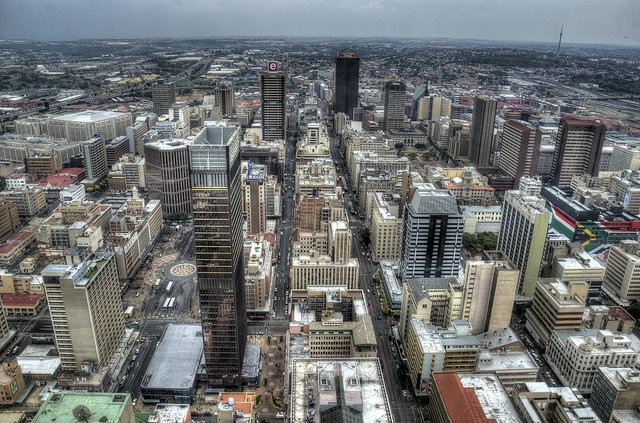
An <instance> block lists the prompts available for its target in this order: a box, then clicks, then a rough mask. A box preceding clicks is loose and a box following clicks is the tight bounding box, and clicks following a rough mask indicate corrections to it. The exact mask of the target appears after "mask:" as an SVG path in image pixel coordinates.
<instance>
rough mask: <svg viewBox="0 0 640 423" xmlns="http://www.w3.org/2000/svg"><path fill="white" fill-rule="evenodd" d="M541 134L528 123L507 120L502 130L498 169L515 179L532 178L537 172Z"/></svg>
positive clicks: (516, 181)
mask: <svg viewBox="0 0 640 423" xmlns="http://www.w3.org/2000/svg"><path fill="white" fill-rule="evenodd" d="M541 139H542V132H541V131H540V130H538V129H536V127H534V126H533V125H531V124H530V123H528V122H525V121H521V120H508V121H506V122H505V124H504V127H503V130H502V144H501V147H500V164H499V166H498V168H499V169H500V170H501V171H503V172H504V173H506V174H507V175H509V176H511V177H512V178H514V179H515V183H516V184H518V182H519V181H520V178H522V177H523V176H528V177H533V176H535V175H536V172H537V171H538V153H539V151H540V142H541Z"/></svg>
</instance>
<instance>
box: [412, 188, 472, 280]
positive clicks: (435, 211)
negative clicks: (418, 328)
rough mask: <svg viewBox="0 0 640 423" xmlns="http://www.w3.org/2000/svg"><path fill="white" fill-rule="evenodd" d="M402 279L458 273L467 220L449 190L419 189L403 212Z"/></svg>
mask: <svg viewBox="0 0 640 423" xmlns="http://www.w3.org/2000/svg"><path fill="white" fill-rule="evenodd" d="M402 227H403V233H402V246H401V250H400V263H401V273H402V280H403V281H405V280H407V279H410V278H427V277H441V276H447V275H456V274H457V273H458V270H459V266H460V250H461V249H462V235H463V229H464V219H463V217H462V213H461V212H460V210H459V209H458V205H457V204H456V198H455V195H453V193H451V192H450V191H448V190H436V189H423V188H419V189H418V190H417V191H416V192H415V194H414V195H413V199H412V200H411V202H410V203H407V204H406V205H405V211H404V215H403V226H402Z"/></svg>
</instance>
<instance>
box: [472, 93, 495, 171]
mask: <svg viewBox="0 0 640 423" xmlns="http://www.w3.org/2000/svg"><path fill="white" fill-rule="evenodd" d="M497 104H498V102H497V101H496V100H495V99H493V98H491V97H488V96H479V97H476V98H475V100H474V102H473V117H472V119H473V120H472V122H471V141H470V144H471V145H470V146H469V160H470V161H471V163H473V164H474V165H476V166H477V167H480V168H487V167H489V166H490V159H491V149H492V146H493V127H494V124H495V119H496V107H497Z"/></svg>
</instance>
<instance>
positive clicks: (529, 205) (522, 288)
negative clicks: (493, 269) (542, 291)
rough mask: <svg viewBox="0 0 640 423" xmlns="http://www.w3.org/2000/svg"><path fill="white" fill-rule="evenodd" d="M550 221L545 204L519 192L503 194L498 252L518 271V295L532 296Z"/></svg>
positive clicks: (536, 198) (549, 214) (538, 199)
mask: <svg viewBox="0 0 640 423" xmlns="http://www.w3.org/2000/svg"><path fill="white" fill-rule="evenodd" d="M550 220H551V213H550V212H549V211H548V210H547V209H545V207H544V200H542V199H540V198H538V197H533V196H526V195H523V194H522V193H521V192H520V191H507V193H506V194H505V197H504V204H503V206H502V224H501V225H500V235H499V236H498V247H497V250H500V251H503V252H504V253H505V254H506V256H507V257H509V258H510V259H511V261H512V262H513V263H514V264H515V265H516V266H517V267H518V268H519V269H520V280H519V282H518V293H519V294H520V295H526V296H532V295H533V291H534V290H535V287H536V281H537V280H538V274H539V272H540V264H541V262H542V253H543V250H544V243H545V241H546V239H547V230H548V228H549V222H550Z"/></svg>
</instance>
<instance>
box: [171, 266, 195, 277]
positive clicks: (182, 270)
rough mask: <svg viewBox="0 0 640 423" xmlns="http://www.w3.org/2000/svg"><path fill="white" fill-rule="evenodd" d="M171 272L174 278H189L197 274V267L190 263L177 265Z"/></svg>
mask: <svg viewBox="0 0 640 423" xmlns="http://www.w3.org/2000/svg"><path fill="white" fill-rule="evenodd" d="M170 272H171V274H172V275H173V276H178V277H183V276H189V275H192V274H194V273H195V272H196V266H195V265H194V264H190V263H182V264H176V265H175V266H173V267H172V268H171V270H170Z"/></svg>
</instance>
